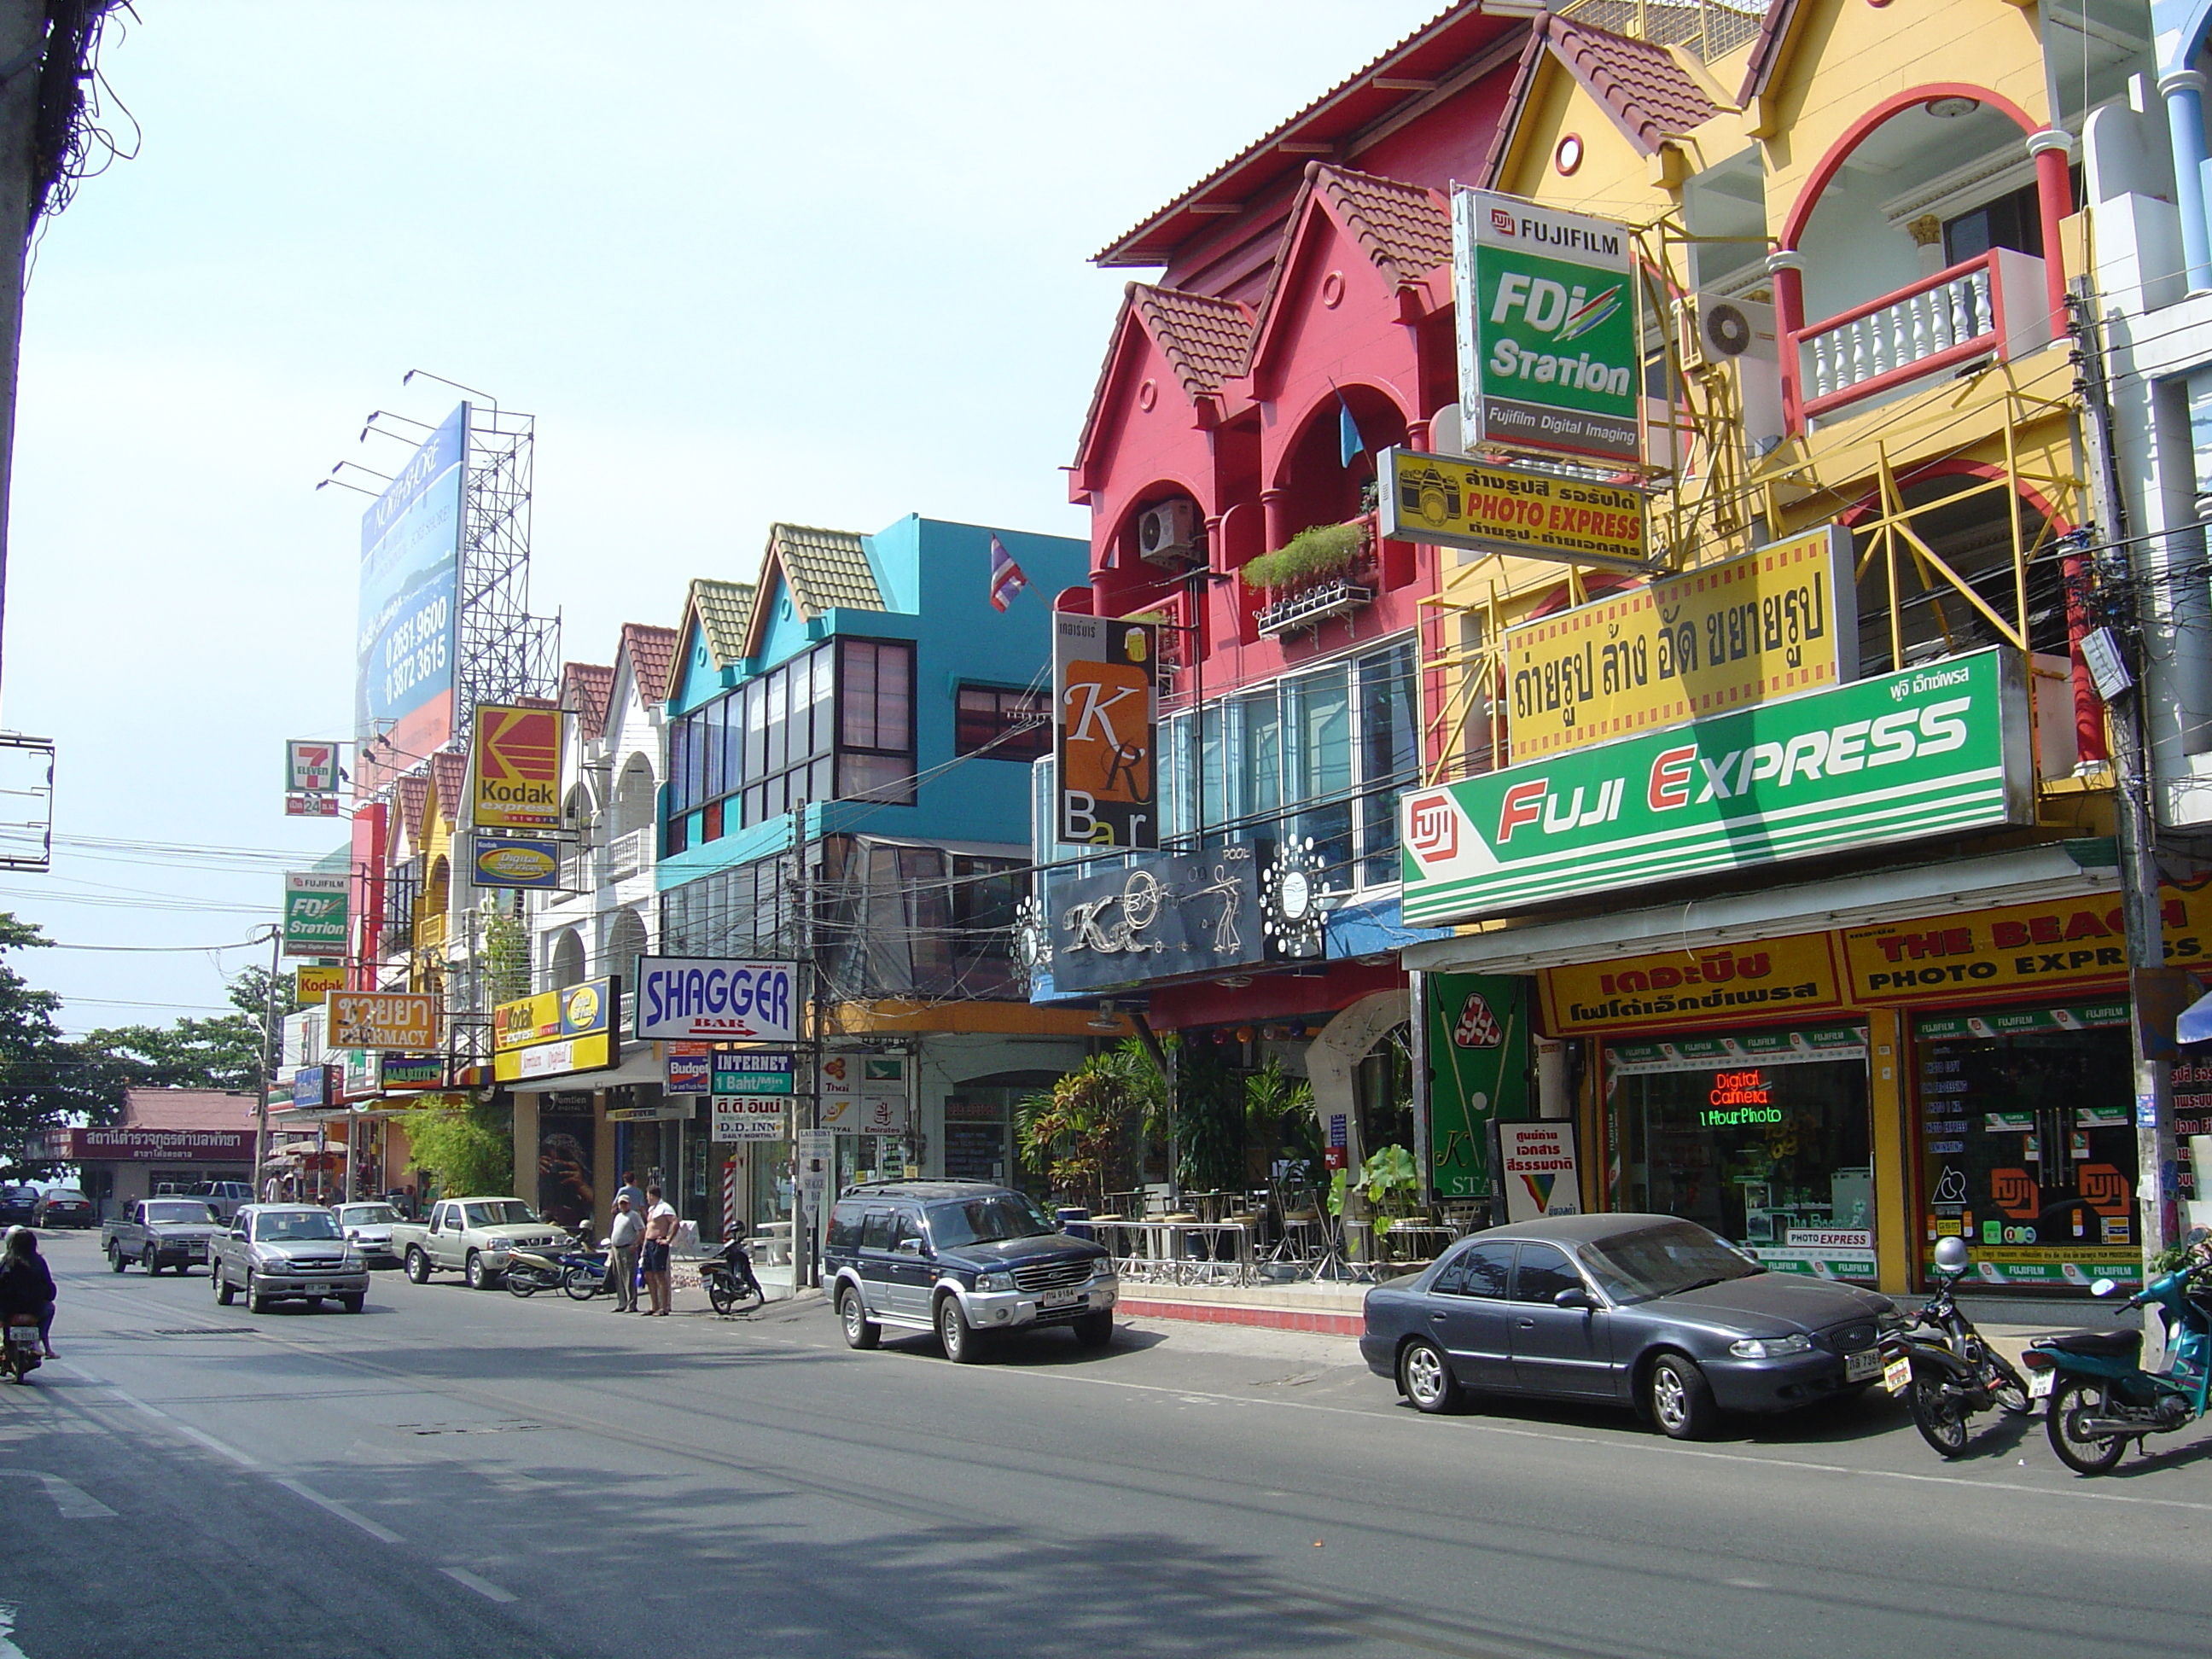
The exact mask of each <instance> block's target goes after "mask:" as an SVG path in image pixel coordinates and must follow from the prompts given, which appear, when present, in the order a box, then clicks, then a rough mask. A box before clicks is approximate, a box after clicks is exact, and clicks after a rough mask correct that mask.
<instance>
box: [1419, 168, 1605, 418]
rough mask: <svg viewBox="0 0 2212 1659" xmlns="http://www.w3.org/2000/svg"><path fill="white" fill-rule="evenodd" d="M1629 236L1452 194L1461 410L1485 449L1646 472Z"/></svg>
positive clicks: (1522, 204) (1508, 203)
mask: <svg viewBox="0 0 2212 1659" xmlns="http://www.w3.org/2000/svg"><path fill="white" fill-rule="evenodd" d="M1632 252H1633V248H1632V243H1631V240H1630V238H1629V234H1628V231H1627V229H1626V228H1625V227H1623V226H1621V225H1617V224H1614V223H1613V222H1611V221H1609V220H1605V219H1586V218H1583V216H1581V215H1579V214H1573V213H1558V212H1554V211H1553V210H1552V209H1550V208H1546V207H1539V206H1537V205H1536V204H1535V203H1534V202H1529V201H1524V200H1522V198H1521V197H1517V196H1504V195H1501V194H1499V193H1498V191H1488V190H1459V191H1453V192H1452V269H1453V271H1454V274H1455V284H1454V286H1455V289H1456V299H1457V301H1458V312H1459V318H1458V321H1459V376H1460V409H1461V416H1462V432H1463V435H1464V436H1465V439H1466V442H1467V447H1468V449H1469V450H1473V449H1474V448H1476V447H1478V446H1481V445H1498V444H1504V445H1508V446H1510V447H1515V448H1522V449H1540V450H1557V451H1560V452H1562V453H1566V454H1571V455H1594V456H1597V457H1600V458H1601V459H1606V460H1610V461H1620V460H1626V461H1640V460H1641V459H1643V455H1644V445H1643V415H1644V408H1643V387H1642V386H1641V385H1640V384H1639V382H1640V380H1641V379H1642V359H1643V354H1642V353H1641V352H1640V351H1639V350H1638V343H1637V303H1636V283H1635V278H1634V276H1633V274H1632V264H1631V258H1632Z"/></svg>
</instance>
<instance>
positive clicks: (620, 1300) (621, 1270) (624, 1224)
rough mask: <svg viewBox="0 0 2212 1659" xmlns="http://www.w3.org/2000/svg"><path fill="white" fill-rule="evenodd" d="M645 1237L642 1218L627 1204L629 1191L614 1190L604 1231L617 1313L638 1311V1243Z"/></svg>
mask: <svg viewBox="0 0 2212 1659" xmlns="http://www.w3.org/2000/svg"><path fill="white" fill-rule="evenodd" d="M643 1237H645V1218H644V1217H643V1216H641V1215H640V1214H639V1213H638V1212H636V1211H635V1209H633V1208H632V1207H631V1206H630V1201H629V1194H628V1193H617V1194H615V1219H614V1225H613V1226H612V1227H611V1228H610V1229H609V1230H608V1231H607V1283H608V1284H610V1285H613V1286H614V1292H615V1311H616V1312H617V1313H635V1312H636V1311H637V1247H638V1242H639V1240H641V1239H642V1238H643Z"/></svg>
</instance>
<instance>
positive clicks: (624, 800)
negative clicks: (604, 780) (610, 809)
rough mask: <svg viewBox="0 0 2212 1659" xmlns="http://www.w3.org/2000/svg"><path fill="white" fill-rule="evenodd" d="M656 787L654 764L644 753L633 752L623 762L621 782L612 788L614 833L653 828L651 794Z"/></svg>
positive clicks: (626, 833)
mask: <svg viewBox="0 0 2212 1659" xmlns="http://www.w3.org/2000/svg"><path fill="white" fill-rule="evenodd" d="M656 786H657V781H656V780H655V779H654V777H653V763H652V762H651V761H649V760H647V759H646V757H644V756H642V755H632V756H631V757H629V760H628V761H627V762H626V763H624V764H623V770H622V781H621V782H620V783H619V784H617V786H616V788H615V824H614V833H615V834H616V835H617V836H627V835H629V834H631V833H632V832H633V831H635V830H639V829H652V828H653V791H654V789H655V787H656Z"/></svg>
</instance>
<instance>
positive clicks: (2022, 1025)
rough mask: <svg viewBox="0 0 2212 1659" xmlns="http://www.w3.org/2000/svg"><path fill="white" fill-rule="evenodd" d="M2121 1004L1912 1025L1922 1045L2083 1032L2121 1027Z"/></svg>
mask: <svg viewBox="0 0 2212 1659" xmlns="http://www.w3.org/2000/svg"><path fill="white" fill-rule="evenodd" d="M2127 1023H2128V1005H2127V1004H2126V1003H2124V1002H2089V1003H2080V1004H2076V1005H2075V1006H2073V1007H2070V1008H2002V1009H1996V1010H1993V1011H1991V1012H1988V1013H1981V1014H1927V1015H1923V1016H1922V1017H1921V1018H1918V1019H1916V1020H1914V1021H1913V1022H1912V1032H1913V1035H1914V1036H1917V1037H1919V1038H1920V1039H1921V1040H1922V1041H1923V1042H1926V1041H1929V1040H1941V1039H1944V1038H1952V1039H1959V1038H1966V1039H1972V1038H1974V1037H1993V1036H2012V1035H2013V1034H2014V1033H2015V1032H2018V1031H2086V1030H2092V1029H2093V1028H2094V1027H2097V1026H2100V1025H2124V1024H2127Z"/></svg>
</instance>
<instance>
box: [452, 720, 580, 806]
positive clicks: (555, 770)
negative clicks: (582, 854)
mask: <svg viewBox="0 0 2212 1659" xmlns="http://www.w3.org/2000/svg"><path fill="white" fill-rule="evenodd" d="M471 754H472V755H473V757H474V761H475V781H474V782H473V784H472V785H471V794H472V798H473V802H474V814H475V819H476V824H477V828H478V829H559V828H560V827H561V711H560V710H559V709H557V708H513V707H511V706H509V705H507V704H505V703H491V702H487V703H479V704H478V705H477V729H476V741H475V742H474V743H473V744H471Z"/></svg>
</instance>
